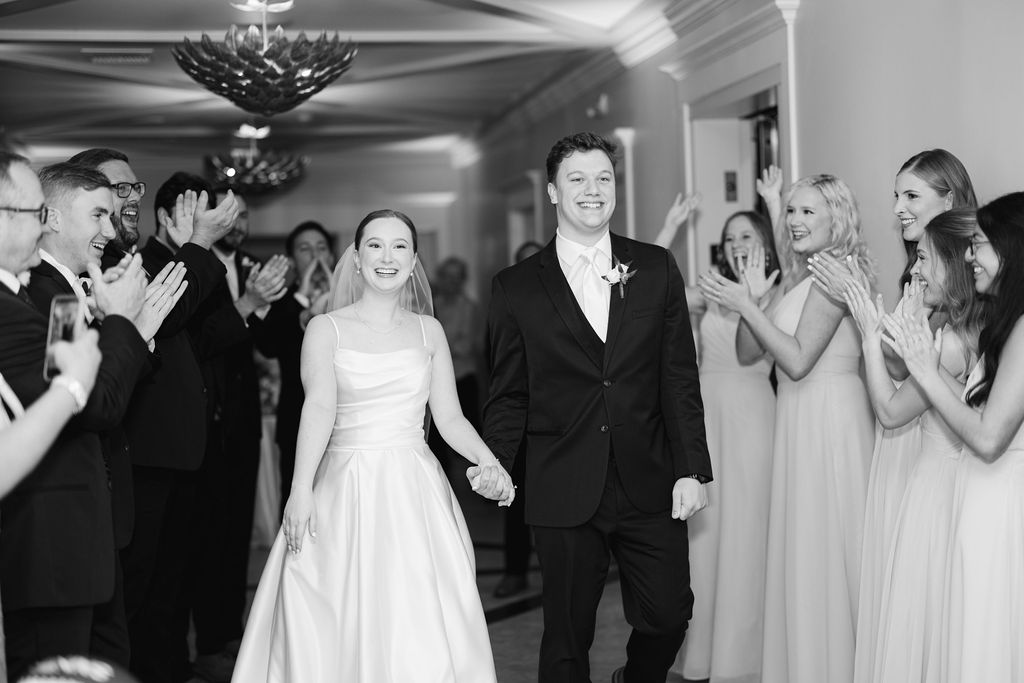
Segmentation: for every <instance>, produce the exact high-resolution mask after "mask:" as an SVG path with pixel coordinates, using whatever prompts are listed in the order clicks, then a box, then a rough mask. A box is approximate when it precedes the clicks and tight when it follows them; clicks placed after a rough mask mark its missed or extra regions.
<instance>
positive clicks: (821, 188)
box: [776, 173, 875, 282]
mask: <svg viewBox="0 0 1024 683" xmlns="http://www.w3.org/2000/svg"><path fill="white" fill-rule="evenodd" d="M803 187H812V188H814V189H815V190H817V191H818V193H819V194H820V195H821V196H822V198H823V199H824V200H825V204H826V206H827V207H828V212H829V216H830V217H831V218H832V222H831V225H830V226H829V236H830V237H831V242H830V244H829V246H828V247H827V248H826V249H825V251H827V252H828V253H830V254H832V255H833V256H835V257H837V258H846V257H847V256H852V257H853V258H854V259H855V260H856V262H857V265H858V266H860V269H861V271H863V272H864V273H866V274H867V275H868V277H869V278H870V279H871V282H874V279H875V262H874V259H872V258H871V254H870V252H869V251H868V247H867V244H865V243H864V237H863V235H862V234H861V230H860V211H858V210H857V200H856V198H854V196H853V192H852V191H851V190H850V188H849V187H848V186H847V185H846V183H844V182H843V181H842V180H840V179H839V178H837V177H836V176H834V175H829V174H827V173H825V174H820V175H812V176H805V177H803V178H801V179H800V180H798V181H796V182H795V183H793V185H792V186H790V188H789V191H788V192H787V193H786V197H785V201H784V202H783V204H782V206H783V211H782V216H781V217H780V218H779V225H778V226H776V232H777V234H778V244H779V259H780V260H781V261H782V264H783V266H784V271H785V273H786V274H792V273H796V272H799V271H800V269H801V268H802V266H803V265H804V264H803V263H802V259H804V258H805V256H803V255H801V254H797V253H795V252H794V251H793V240H792V238H791V237H790V235H789V228H788V227H787V225H786V213H787V212H786V207H788V206H789V203H790V201H791V200H792V199H793V194H794V193H796V191H797V190H799V189H800V188H803Z"/></svg>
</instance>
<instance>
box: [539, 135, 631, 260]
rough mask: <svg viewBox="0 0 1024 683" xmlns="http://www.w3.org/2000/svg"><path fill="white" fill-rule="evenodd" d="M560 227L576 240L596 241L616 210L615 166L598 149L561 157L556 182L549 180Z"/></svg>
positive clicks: (566, 235) (551, 196) (550, 193)
mask: <svg viewBox="0 0 1024 683" xmlns="http://www.w3.org/2000/svg"><path fill="white" fill-rule="evenodd" d="M548 197H549V198H550V199H551V203H552V204H554V205H555V211H556V213H557V215H558V228H559V230H561V231H562V233H563V235H564V236H565V237H566V238H567V239H570V240H573V241H574V242H580V243H583V244H593V243H595V242H596V241H597V239H599V238H600V237H601V236H602V235H603V234H604V233H605V231H606V230H608V223H609V221H611V218H612V212H613V211H615V169H614V167H613V166H612V162H611V159H609V158H608V155H607V154H605V153H604V152H603V151H601V150H599V149H592V150H588V151H585V152H584V151H576V152H573V153H572V154H570V155H569V156H567V157H565V158H564V159H562V162H561V164H560V165H559V167H558V173H557V174H556V176H555V182H553V183H548Z"/></svg>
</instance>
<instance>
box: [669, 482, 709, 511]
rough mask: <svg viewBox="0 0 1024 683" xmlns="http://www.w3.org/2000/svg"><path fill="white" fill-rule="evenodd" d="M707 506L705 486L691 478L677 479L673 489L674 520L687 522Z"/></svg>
mask: <svg viewBox="0 0 1024 683" xmlns="http://www.w3.org/2000/svg"><path fill="white" fill-rule="evenodd" d="M707 505H708V494H707V491H705V490H704V484H701V483H700V482H699V481H697V480H696V479H692V478H690V477H682V478H680V479H676V483H675V486H673V487H672V519H678V520H681V521H686V520H687V519H689V518H690V517H692V516H693V515H694V513H696V512H699V511H701V510H703V509H704V508H706V507H707Z"/></svg>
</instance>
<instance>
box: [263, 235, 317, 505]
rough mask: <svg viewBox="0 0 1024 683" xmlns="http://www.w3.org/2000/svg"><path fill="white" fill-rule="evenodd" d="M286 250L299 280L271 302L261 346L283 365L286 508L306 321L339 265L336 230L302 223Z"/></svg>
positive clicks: (279, 435) (280, 430) (280, 411)
mask: <svg viewBox="0 0 1024 683" xmlns="http://www.w3.org/2000/svg"><path fill="white" fill-rule="evenodd" d="M285 251H286V252H287V254H288V256H289V257H290V258H291V260H292V265H293V266H294V268H295V278H296V281H295V283H294V284H293V285H292V286H291V287H290V288H289V289H288V294H287V295H286V296H283V297H281V299H279V300H278V301H275V302H274V304H273V305H272V306H271V307H270V313H268V314H267V319H266V320H265V321H264V325H263V333H262V334H261V335H260V336H259V337H258V338H257V339H256V347H257V348H258V349H259V351H260V353H262V354H263V355H264V356H266V357H267V358H276V359H277V361H278V363H279V365H280V369H281V392H280V394H279V395H278V399H277V421H276V426H275V434H274V438H275V440H276V441H277V446H278V448H279V449H280V455H281V457H280V464H281V511H282V514H283V513H284V505H285V502H286V501H287V500H288V493H289V492H290V490H291V485H292V474H294V472H295V441H296V439H297V438H298V435H299V417H300V416H301V414H302V401H303V399H304V398H305V393H304V392H303V390H302V380H301V379H300V377H299V356H300V355H301V352H302V338H303V336H304V335H305V333H306V324H307V323H308V322H309V319H310V318H311V317H312V316H313V310H314V309H315V308H316V307H317V306H318V301H319V300H320V298H321V297H324V296H327V294H328V292H329V290H330V287H331V282H330V279H331V269H332V268H334V260H335V259H334V236H333V235H331V234H330V233H328V232H327V230H326V229H325V228H324V226H322V225H320V224H319V223H317V222H316V221H305V222H303V223H300V224H299V225H297V226H296V227H295V228H294V229H293V230H292V231H291V232H290V233H289V234H288V237H287V238H286V239H285Z"/></svg>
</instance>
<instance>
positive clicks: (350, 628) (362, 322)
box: [232, 210, 515, 683]
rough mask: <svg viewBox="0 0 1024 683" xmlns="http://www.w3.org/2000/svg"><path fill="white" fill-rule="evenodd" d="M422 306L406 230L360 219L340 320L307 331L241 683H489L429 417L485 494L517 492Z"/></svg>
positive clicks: (345, 262)
mask: <svg viewBox="0 0 1024 683" xmlns="http://www.w3.org/2000/svg"><path fill="white" fill-rule="evenodd" d="M429 301H430V294H429V288H428V286H427V285H426V278H425V277H423V271H422V268H421V267H420V266H419V265H418V263H417V258H416V228H415V227H414V226H413V224H412V221H411V220H409V218H408V217H407V216H405V215H404V214H402V213H400V212H398V211H392V210H381V211H374V212H373V213H370V214H369V215H367V216H366V217H365V218H364V219H363V220H362V222H361V223H360V224H359V227H358V228H357V230H356V235H355V243H354V245H353V246H351V247H349V249H348V250H347V251H346V252H345V254H344V255H343V256H342V258H341V261H340V262H339V264H338V266H337V268H336V269H335V274H334V282H333V285H332V309H333V310H332V311H331V312H329V313H326V314H324V315H319V316H316V317H315V318H313V319H312V320H311V321H310V323H309V325H308V327H307V328H306V335H305V339H304V340H303V344H302V361H301V374H302V384H303V387H304V388H305V391H306V399H305V402H304V403H303V406H302V419H301V422H300V426H299V436H298V442H297V455H296V464H295V475H294V479H293V481H292V487H291V493H290V495H289V498H288V502H287V504H286V506H285V512H284V524H283V527H282V530H281V533H280V534H278V537H277V540H276V541H275V543H274V546H273V548H272V550H271V552H270V557H269V558H268V560H267V565H266V568H265V569H264V571H263V577H262V578H261V579H260V584H259V587H258V589H257V590H256V596H255V598H254V601H253V605H252V610H251V612H250V614H249V621H248V625H247V627H246V632H245V637H244V638H243V641H242V647H241V650H240V652H239V655H238V660H237V664H236V666H235V671H234V676H233V678H232V680H233V681H235V682H236V683H256V682H262V681H266V682H267V683H317V682H327V681H330V682H332V683H333V682H334V681H346V682H355V681H362V682H365V683H388V682H392V681H394V682H396V683H397V682H399V681H401V682H403V683H404V682H406V681H436V682H438V683H441V682H447V683H462V682H467V683H469V682H472V683H479V682H491V683H493V681H494V680H495V674H494V663H493V659H492V656H491V647H490V642H489V640H488V635H487V626H486V624H485V622H484V615H483V609H482V607H481V604H480V596H479V593H478V592H477V586H476V569H475V561H474V555H473V545H472V542H471V541H470V538H469V533H468V531H467V529H466V523H465V519H464V518H463V516H462V511H461V510H460V509H459V505H458V503H457V501H456V499H455V495H454V494H453V493H452V490H451V488H450V486H449V485H448V480H447V479H446V478H445V474H444V472H443V470H442V469H441V466H440V464H439V463H438V461H437V460H436V459H435V457H434V456H433V455H432V454H431V452H430V451H429V450H428V449H427V446H426V444H425V443H424V439H423V418H424V408H425V406H426V405H427V404H429V406H430V413H431V415H432V416H433V419H434V422H435V424H436V425H437V428H438V430H439V431H440V432H441V435H442V436H443V437H444V439H445V441H447V442H448V443H449V444H450V445H451V446H452V447H453V448H454V449H455V450H456V451H457V452H459V453H460V454H462V455H463V456H464V457H466V458H467V459H468V460H470V461H471V462H473V463H474V466H473V467H470V468H469V469H468V470H467V473H466V475H467V477H469V479H470V482H471V483H472V486H473V489H474V490H475V491H476V492H477V493H479V494H480V495H482V496H484V497H486V498H489V499H491V500H497V501H499V502H498V504H499V505H508V504H510V503H511V502H512V498H513V496H514V495H515V492H514V487H513V486H512V481H511V479H509V476H508V474H507V473H506V472H505V470H504V469H502V467H501V466H500V465H499V464H498V461H497V459H496V458H495V457H494V455H493V454H492V453H491V452H490V451H489V450H488V449H487V447H486V446H485V445H484V442H483V441H482V440H481V439H480V437H479V435H478V434H477V433H476V432H475V431H474V430H473V428H472V427H471V426H470V424H469V422H468V421H466V419H465V418H464V417H463V415H462V412H461V410H460V408H459V402H458V397H457V395H456V392H455V378H454V375H453V372H452V361H451V355H450V353H449V351H448V343H447V341H446V340H445V336H444V332H443V331H442V329H441V326H440V324H439V323H438V322H437V320H435V319H434V318H432V317H430V316H429V315H420V314H419V313H418V312H417V311H429V310H430V309H429ZM331 367H333V369H334V372H329V371H328V369H329V368H331Z"/></svg>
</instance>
